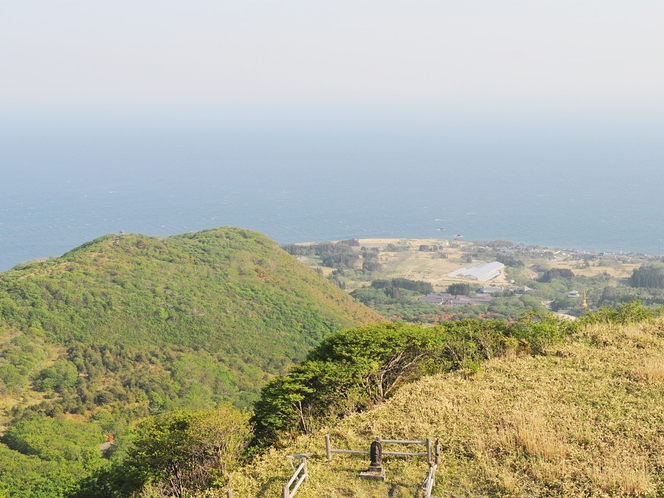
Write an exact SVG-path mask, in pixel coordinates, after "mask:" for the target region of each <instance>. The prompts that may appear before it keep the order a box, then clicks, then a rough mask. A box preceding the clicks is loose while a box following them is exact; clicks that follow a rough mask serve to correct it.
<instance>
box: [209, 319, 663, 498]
mask: <svg viewBox="0 0 664 498" xmlns="http://www.w3.org/2000/svg"><path fill="white" fill-rule="evenodd" d="M325 432H329V433H330V434H331V437H332V440H333V442H334V446H335V447H342V448H353V449H368V447H369V444H370V442H371V441H372V440H373V438H374V437H375V436H381V437H383V438H405V439H421V438H425V437H427V436H430V437H432V438H438V439H440V442H441V444H442V449H443V451H442V463H441V465H440V466H439V467H438V472H437V486H436V488H435V489H434V493H433V494H434V496H437V497H461V496H505V497H523V496H528V497H531V496H532V497H540V496H541V497H554V496H556V497H558V496H559V497H563V496H565V497H567V496H598V497H609V496H661V495H662V494H663V493H664V474H663V470H664V320H661V319H660V320H659V321H656V322H652V323H645V324H640V325H633V326H626V327H619V326H606V325H602V326H600V325H594V326H589V327H587V328H585V329H584V330H582V331H581V332H579V333H578V335H577V336H576V337H574V338H573V339H570V340H568V341H567V342H565V343H562V344H558V345H556V346H552V347H550V348H549V349H548V350H547V351H546V355H544V356H536V357H532V356H519V357H506V358H500V359H494V360H491V361H488V362H486V363H484V364H483V365H482V368H481V370H480V371H479V372H478V373H472V372H469V371H462V372H456V373H452V374H442V375H437V376H433V377H427V378H424V379H422V380H421V381H419V382H416V383H413V384H409V385H407V386H404V387H403V388H402V389H401V390H400V391H399V392H398V393H397V394H396V395H395V396H394V397H393V398H392V399H390V400H389V401H388V402H386V403H384V404H383V405H380V406H378V407H376V408H374V409H373V410H370V411H367V412H365V413H361V414H355V415H351V416H350V417H348V418H347V419H345V420H343V421H341V422H339V423H338V424H337V425H336V426H334V427H330V428H328V429H326V430H325V431H322V432H321V433H319V434H316V435H312V436H303V437H300V438H299V439H298V440H297V441H296V442H294V443H293V444H292V445H290V446H289V447H288V448H285V449H282V450H271V451H270V452H269V453H268V454H267V455H265V456H264V457H262V458H260V459H259V460H258V461H257V462H255V463H254V464H253V465H250V466H248V467H245V468H244V469H241V470H240V471H238V472H236V473H234V474H233V475H232V476H231V479H230V485H231V487H232V489H233V492H234V494H233V496H234V497H236V498H237V497H240V498H242V497H250V496H251V497H254V496H255V497H275V496H281V486H282V485H283V483H284V482H285V481H287V480H288V478H289V477H290V474H291V470H290V467H289V465H288V463H287V458H286V456H287V455H288V454H293V453H303V452H311V453H313V454H314V456H313V457H312V458H311V459H310V461H309V469H310V481H309V482H308V483H305V484H303V486H302V487H301V489H300V491H299V492H298V494H297V496H298V497H302V498H314V497H316V498H320V497H345V496H348V497H351V496H352V497H359V498H363V497H388V496H395V497H398V496H402V497H405V496H417V495H418V493H419V489H420V485H421V483H422V481H423V480H424V478H425V477H426V473H427V465H426V462H425V461H423V460H422V459H418V458H409V459H406V458H404V457H385V466H386V471H387V482H384V483H382V482H376V481H366V480H362V479H360V478H359V472H360V471H362V470H365V469H366V467H367V466H368V459H367V458H366V457H363V456H346V455H342V456H340V455H334V458H333V460H332V461H328V460H327V459H326V458H325V456H324V455H325V445H324V439H323V434H324V433H325ZM217 493H218V494H217V495H216V496H222V494H221V493H220V491H217ZM209 496H215V492H213V491H209ZM223 496H226V495H225V492H224V494H223Z"/></svg>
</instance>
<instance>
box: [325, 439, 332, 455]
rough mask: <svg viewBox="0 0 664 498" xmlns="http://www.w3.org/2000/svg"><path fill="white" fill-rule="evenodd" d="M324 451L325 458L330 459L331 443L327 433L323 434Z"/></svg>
mask: <svg viewBox="0 0 664 498" xmlns="http://www.w3.org/2000/svg"><path fill="white" fill-rule="evenodd" d="M325 453H327V459H328V460H332V443H330V435H329V434H325Z"/></svg>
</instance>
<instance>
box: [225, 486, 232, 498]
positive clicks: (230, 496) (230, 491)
mask: <svg viewBox="0 0 664 498" xmlns="http://www.w3.org/2000/svg"><path fill="white" fill-rule="evenodd" d="M226 494H227V495H228V498H233V490H232V489H231V488H228V491H227V492H226Z"/></svg>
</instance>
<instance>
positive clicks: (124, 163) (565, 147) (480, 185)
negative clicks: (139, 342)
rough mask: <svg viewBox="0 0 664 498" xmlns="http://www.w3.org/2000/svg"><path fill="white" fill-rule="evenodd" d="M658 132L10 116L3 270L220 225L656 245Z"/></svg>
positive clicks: (308, 233) (300, 234)
mask: <svg viewBox="0 0 664 498" xmlns="http://www.w3.org/2000/svg"><path fill="white" fill-rule="evenodd" d="M660 132H661V129H656V128H652V127H651V128H648V127H638V126H636V127H632V128H629V127H623V128H621V127H619V126H618V127H613V128H612V127H601V126H597V127H594V128H593V127H589V128H587V129H585V128H583V127H575V128H566V127H564V126H558V127H551V128H548V129H547V128H545V127H539V128H538V127H534V128H533V127H514V128H512V129H503V128H501V127H495V128H491V127H485V128H483V129H481V130H477V129H473V128H472V127H465V128H463V129H455V128H454V127H444V128H435V129H426V128H420V129H418V130H414V129H408V127H406V126H404V127H402V128H401V129H400V128H398V127H397V128H392V129H387V128H386V129H382V131H380V130H379V131H376V130H375V129H372V128H371V127H364V128H356V129H353V128H348V129H345V128H333V129H325V128H324V127H318V128H316V127H311V128H294V127H291V128H288V129H279V128H278V127H273V128H271V129H270V128H262V129H256V130H252V129H251V128H248V127H245V128H243V129H237V130H234V129H233V128H232V127H229V126H215V125H211V124H208V125H201V126H181V127H178V126H177V125H172V126H163V125H160V126H153V127H151V126H147V125H141V126H138V125H129V124H127V123H114V124H106V125H101V124H100V125H88V126H83V125H80V124H79V125H71V124H70V125H66V126H65V125H63V126H61V127H60V126H56V125H49V126H19V127H12V126H4V127H3V128H2V133H1V134H0V270H1V271H4V270H7V269H9V268H11V267H13V266H14V265H16V264H18V263H20V262H23V261H26V260H30V259H34V258H43V257H49V256H54V255H59V254H62V253H64V252H66V251H67V250H69V249H72V248H74V247H76V246H77V245H80V244H82V243H84V242H86V241H88V240H91V239H93V238H95V237H98V236H101V235H104V234H107V233H117V232H118V231H119V230H124V231H125V232H127V233H129V232H137V233H143V234H146V235H158V236H167V235H171V234H177V233H182V232H188V231H194V230H201V229H206V228H212V227H218V226H224V225H235V226H241V227H245V228H250V229H253V230H257V231H260V232H263V233H266V234H267V235H269V236H270V237H272V238H274V239H275V240H276V241H278V242H279V243H286V242H296V241H322V240H334V239H342V238H350V237H382V236H386V237H446V238H451V237H453V236H455V235H456V234H461V235H463V236H464V237H465V238H466V239H469V240H478V239H480V240H489V239H508V240H512V241H515V242H524V243H528V244H540V245H546V246H551V247H566V248H579V249H588V250H606V251H625V252H632V251H634V252H646V253H649V254H658V253H661V251H662V249H661V247H662V246H661V244H662V239H663V238H664V195H663V193H664V188H663V186H664V143H663V141H662V139H661V138H660V137H661V136H663V135H662V134H661V133H660ZM441 228H444V229H445V230H444V231H441V230H440V229H441Z"/></svg>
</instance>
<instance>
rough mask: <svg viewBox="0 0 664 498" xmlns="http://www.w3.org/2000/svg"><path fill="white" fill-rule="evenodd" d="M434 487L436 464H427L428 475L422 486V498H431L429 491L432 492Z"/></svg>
mask: <svg viewBox="0 0 664 498" xmlns="http://www.w3.org/2000/svg"><path fill="white" fill-rule="evenodd" d="M435 485H436V464H431V463H430V464H429V474H427V478H426V479H425V480H424V484H422V488H423V489H424V498H431V491H433V488H434V486H435Z"/></svg>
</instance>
